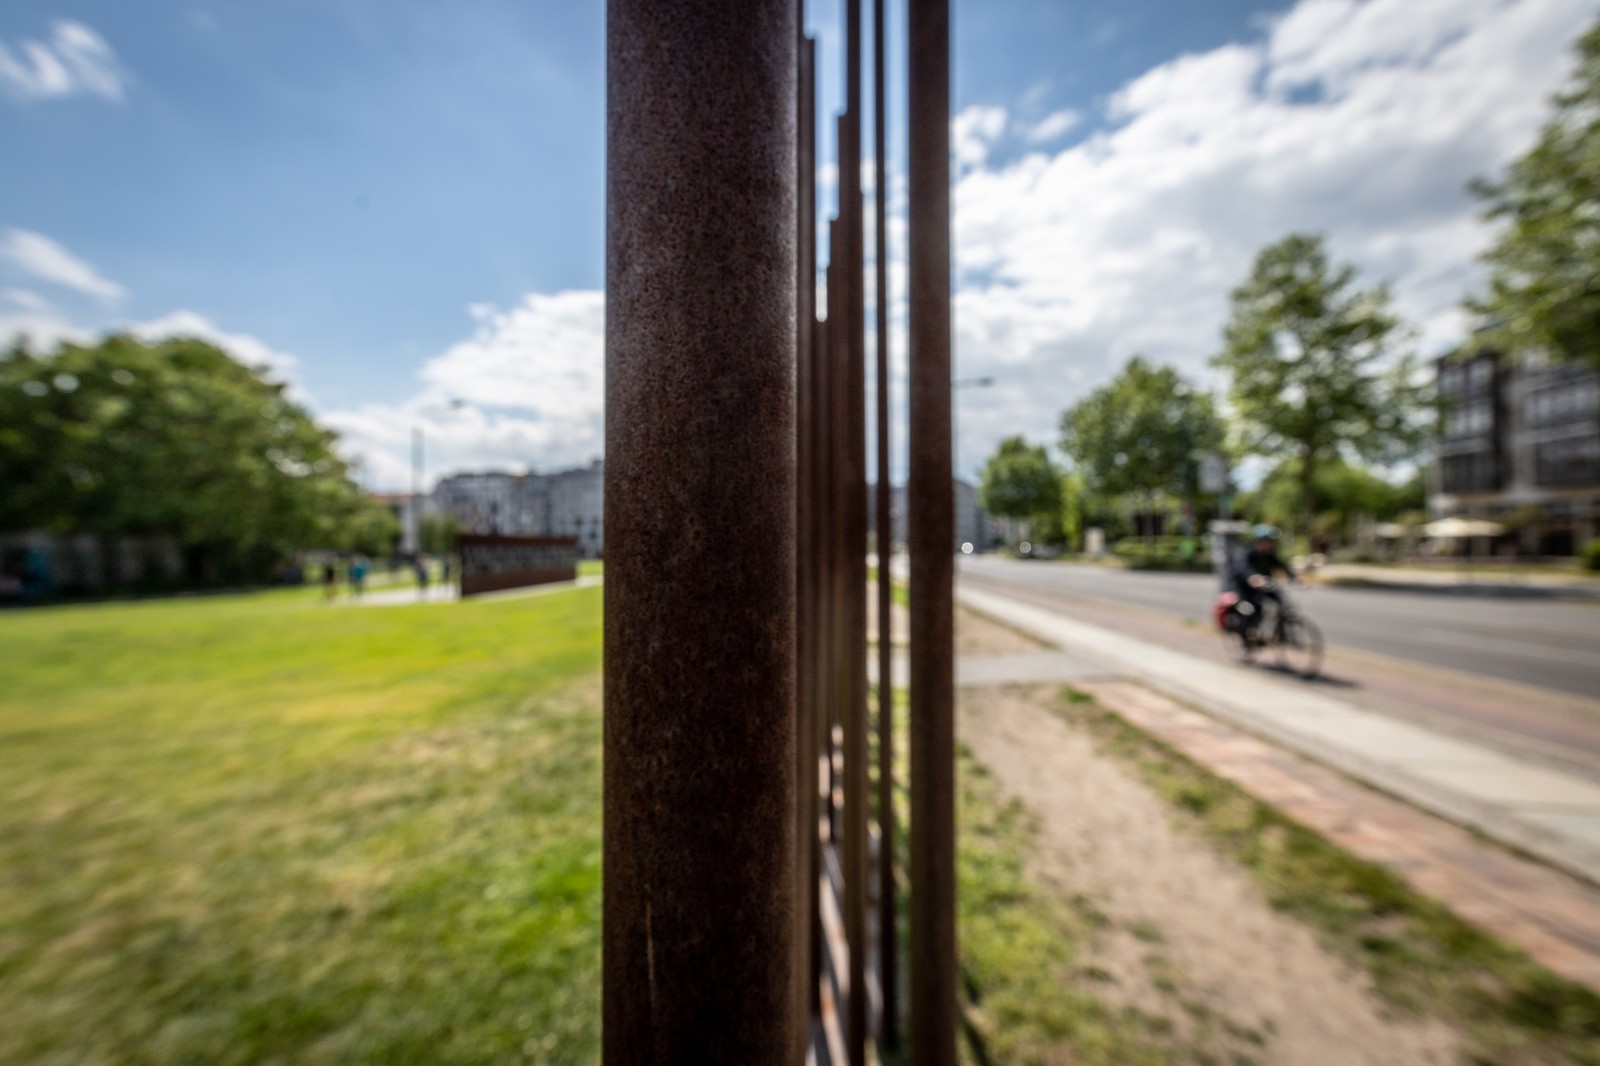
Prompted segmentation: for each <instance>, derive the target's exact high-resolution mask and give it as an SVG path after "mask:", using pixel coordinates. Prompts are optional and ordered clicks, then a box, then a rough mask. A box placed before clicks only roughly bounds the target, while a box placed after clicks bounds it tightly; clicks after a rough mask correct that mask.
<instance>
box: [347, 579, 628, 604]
mask: <svg viewBox="0 0 1600 1066" xmlns="http://www.w3.org/2000/svg"><path fill="white" fill-rule="evenodd" d="M603 580H604V579H603V578H602V577H600V576H598V575H590V576H588V577H580V578H578V579H577V580H576V581H554V582H551V583H549V584H545V585H529V586H526V587H524V588H515V589H503V590H501V591H500V592H483V593H479V594H478V595H476V596H474V597H472V598H473V600H474V601H482V600H515V599H521V598H522V597H524V596H543V595H546V594H548V593H551V592H564V591H566V590H567V589H576V588H588V587H590V586H592V585H598V584H600V583H601V582H602V581H603ZM460 600H461V589H460V587H459V586H458V585H455V584H454V583H452V584H448V585H446V584H434V585H429V586H428V588H427V589H426V590H423V589H419V588H417V587H416V586H415V585H407V586H405V587H404V588H397V589H378V590H377V591H375V592H367V593H363V594H362V595H360V596H340V597H339V598H338V599H336V600H334V601H333V602H334V603H335V604H337V605H338V606H341V607H408V606H410V605H412V604H417V603H458V602H460Z"/></svg>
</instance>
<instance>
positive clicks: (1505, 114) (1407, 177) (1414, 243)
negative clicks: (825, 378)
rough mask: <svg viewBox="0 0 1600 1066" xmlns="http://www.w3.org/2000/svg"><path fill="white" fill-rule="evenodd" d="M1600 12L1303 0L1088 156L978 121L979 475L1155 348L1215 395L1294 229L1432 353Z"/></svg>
mask: <svg viewBox="0 0 1600 1066" xmlns="http://www.w3.org/2000/svg"><path fill="white" fill-rule="evenodd" d="M1594 13H1595V12H1594V5H1593V3H1592V2H1590V0H1301V3H1299V4H1298V5H1297V6H1295V7H1294V8H1293V9H1292V10H1290V11H1289V12H1288V13H1287V14H1285V15H1284V16H1283V17H1281V18H1280V19H1278V20H1277V21H1276V22H1274V23H1272V24H1270V25H1269V26H1267V27H1265V28H1264V31H1263V35H1262V38H1261V39H1259V40H1257V41H1254V42H1247V43H1234V44H1230V45H1227V46H1224V47H1221V48H1217V49H1214V50H1212V51H1210V52H1206V53H1203V54H1197V55H1188V56H1183V57H1180V58H1177V59H1174V60H1172V61H1170V62H1168V63H1164V64H1162V65H1160V66H1158V67H1156V68H1154V69H1152V70H1150V71H1148V72H1146V73H1145V74H1143V75H1141V76H1140V77H1138V78H1136V79H1134V80H1132V81H1131V82H1129V83H1128V84H1127V85H1125V86H1123V87H1122V88H1121V89H1120V90H1119V91H1118V92H1116V93H1114V94H1112V96H1111V98H1110V100H1109V102H1108V104H1107V106H1106V112H1105V116H1104V118H1105V120H1106V123H1105V125H1104V126H1103V127H1102V128H1101V129H1099V130H1097V131H1096V132H1094V133H1093V134H1091V135H1090V136H1088V137H1087V138H1085V139H1083V140H1082V141H1080V142H1078V143H1076V144H1074V145H1073V146H1071V147H1069V148H1067V149H1064V150H1062V151H1058V152H1054V153H1040V152H1037V151H1036V152H1033V153H1029V154H1025V155H1022V156H1020V157H1016V158H1010V159H1007V160H1005V161H1004V162H996V161H994V160H992V159H991V156H990V155H989V148H990V147H991V146H992V145H993V143H994V141H995V139H996V138H998V137H999V136H1000V134H1001V133H1003V131H1004V130H1005V129H1006V126H1007V122H1008V119H1009V116H1008V115H1007V114H1006V113H1005V112H1003V111H1002V112H1000V113H999V114H996V113H995V111H996V110H997V109H969V110H968V111H965V112H963V113H962V115H960V116H958V117H957V125H956V126H955V127H953V129H952V132H953V134H955V136H954V137H953V141H954V144H953V145H952V151H953V152H954V153H955V155H956V158H957V159H958V160H959V161H961V162H962V163H963V164H964V166H963V169H962V171H961V174H960V177H959V178H958V180H957V184H956V189H955V238H956V266H957V277H956V283H957V295H956V323H955V324H956V330H957V333H956V352H957V357H958V359H959V360H960V368H961V373H962V374H963V375H964V376H971V375H980V374H994V375H995V376H996V377H997V378H998V384H997V385H996V387H995V388H994V389H990V390H984V391H983V394H982V395H981V396H980V395H978V394H974V395H973V396H970V397H967V398H965V399H964V400H963V409H962V416H961V417H962V423H961V451H962V459H961V466H962V469H964V470H971V469H973V468H974V467H975V466H977V465H978V464H979V463H981V461H982V458H983V457H984V456H985V455H987V454H988V453H989V452H990V451H992V449H993V447H994V444H995V442H996V441H997V440H998V439H999V438H1000V437H1001V436H1004V435H1008V434H1011V433H1016V432H1019V431H1022V432H1026V433H1028V434H1029V435H1030V436H1032V437H1033V438H1034V439H1035V440H1041V441H1049V442H1054V440H1055V438H1056V435H1057V431H1056V423H1057V419H1058V417H1059V414H1060V412H1061V411H1062V409H1063V408H1065V407H1067V406H1069V405H1071V404H1072V403H1073V402H1075V401H1076V400H1078V399H1080V398H1081V397H1082V396H1083V395H1084V394H1085V393H1086V392H1087V391H1088V390H1089V389H1091V388H1093V387H1095V386H1097V385H1099V384H1101V383H1103V382H1104V381H1105V380H1106V379H1107V378H1109V377H1110V375H1111V374H1113V373H1114V372H1115V371H1116V370H1117V369H1118V368H1120V367H1121V365H1122V364H1123V362H1125V361H1126V359H1127V358H1128V357H1129V356H1131V355H1133V354H1135V353H1138V352H1142V353H1144V354H1146V355H1148V356H1151V357H1153V358H1155V359H1158V360H1163V361H1167V362H1171V363H1173V364H1175V365H1176V366H1178V367H1179V368H1180V369H1181V370H1182V371H1184V372H1185V373H1187V374H1189V375H1191V376H1194V377H1197V378H1199V379H1201V380H1203V381H1206V382H1207V383H1208V384H1216V383H1217V381H1216V378H1215V376H1214V375H1213V374H1212V372H1211V371H1209V370H1208V368H1207V365H1206V364H1207V360H1208V359H1209V357H1210V356H1211V354H1212V353H1213V352H1215V351H1216V349H1217V347H1218V345H1219V343H1220V330H1221V327H1222V324H1223V322H1224V320H1225V318H1226V315H1227V311H1228V294H1229V292H1230V291H1231V290H1232V289H1233V287H1235V286H1236V285H1238V284H1239V283H1240V282H1241V281H1242V280H1243V279H1244V277H1245V274H1246V273H1247V272H1248V270H1249V268H1250V264H1251V262H1252V260H1253V258H1254V256H1255V253H1256V252H1257V251H1258V250H1259V249H1260V248H1262V247H1263V246H1265V245H1266V244H1268V243H1271V242H1272V241H1275V240H1277V239H1279V238H1281V237H1282V236H1284V235H1285V234H1286V233H1289V232H1291V231H1296V230H1310V231H1317V232H1323V233H1325V234H1327V236H1328V240H1329V244H1330V248H1331V251H1332V253H1333V254H1334V256H1335V257H1336V258H1338V259H1340V260H1347V261H1351V262H1354V263H1355V264H1356V265H1357V266H1358V267H1359V268H1360V269H1361V272H1362V273H1361V280H1362V282H1363V283H1366V284H1373V283H1376V282H1378V281H1380V280H1384V279H1389V280H1392V281H1393V282H1394V284H1395V292H1396V302H1397V307H1398V309H1399V310H1400V312H1401V313H1402V314H1403V315H1405V316H1406V317H1407V318H1408V320H1409V321H1410V322H1411V323H1412V324H1413V325H1414V326H1415V327H1416V328H1417V330H1418V331H1419V333H1420V345H1421V347H1422V348H1423V350H1424V351H1425V352H1432V351H1437V350H1439V349H1440V348H1442V347H1443V346H1445V345H1448V344H1450V343H1452V342H1454V341H1455V340H1458V339H1459V338H1460V336H1461V331H1462V329H1463V328H1464V326H1465V322H1464V321H1463V319H1462V317H1461V315H1460V313H1459V311H1458V310H1457V304H1458V303H1459V300H1460V298H1461V297H1462V296H1463V295H1464V294H1465V293H1466V292H1467V291H1468V289H1469V287H1470V285H1471V284H1472V283H1473V282H1474V281H1475V280H1476V279H1477V278H1478V277H1479V276H1480V274H1479V271H1478V268H1477V267H1476V265H1475V257H1476V255H1477V254H1478V252H1479V251H1480V250H1481V249H1482V248H1483V247H1484V246H1485V245H1486V243H1487V241H1488V239H1489V236H1490V234H1489V231H1488V230H1487V229H1486V227H1485V225H1484V224H1483V223H1482V222H1481V221H1480V220H1479V218H1478V210H1479V205H1478V204H1476V203H1475V202H1474V201H1472V200H1471V199H1470V197H1469V196H1468V195H1467V194H1466V193H1465V191H1464V186H1465V184H1466V182H1467V181H1468V180H1469V179H1470V178H1472V177H1474V176H1478V175H1493V174H1495V173H1497V172H1499V171H1500V170H1501V169H1502V168H1503V167H1504V166H1505V164H1506V163H1508V162H1509V161H1510V160H1511V159H1513V158H1515V157H1516V156H1517V155H1518V154H1520V153H1521V152H1522V151H1524V150H1526V148H1527V147H1528V145H1529V144H1530V143H1531V142H1532V139H1533V137H1534V136H1535V135H1536V132H1537V130H1538V128H1539V126H1540V124H1541V122H1542V121H1543V119H1544V116H1545V115H1546V113H1547V103H1546V101H1547V98H1548V95H1549V93H1550V92H1551V91H1552V90H1553V89H1554V88H1556V87H1557V85H1558V84H1559V83H1560V82H1561V81H1562V79H1563V78H1564V77H1565V76H1566V72H1567V71H1569V70H1570V69H1571V64H1572V53H1571V45H1572V42H1573V41H1574V40H1575V39H1576V37H1577V36H1578V34H1580V33H1581V32H1582V31H1583V29H1584V28H1585V26H1586V24H1587V23H1588V22H1589V20H1590V19H1592V18H1593V17H1594Z"/></svg>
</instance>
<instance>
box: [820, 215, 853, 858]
mask: <svg viewBox="0 0 1600 1066" xmlns="http://www.w3.org/2000/svg"><path fill="white" fill-rule="evenodd" d="M842 243H843V222H842V221H840V219H838V218H834V219H829V227H827V251H829V262H827V323H826V328H827V371H826V373H827V400H826V403H827V407H826V423H824V432H826V434H827V456H829V459H827V464H829V472H827V491H829V495H827V538H829V559H827V586H829V592H827V597H829V599H827V603H829V616H827V634H826V637H827V643H829V663H827V667H829V677H827V749H826V751H827V754H829V760H827V767H829V815H830V821H829V829H830V836H829V840H830V844H834V847H835V848H837V847H840V842H842V840H843V839H845V810H843V794H845V779H843V775H842V773H840V765H842V763H840V760H842V757H843V754H842V752H840V746H838V741H837V739H835V733H837V731H838V730H842V728H843V723H845V703H846V699H848V696H846V693H848V691H850V645H848V637H846V618H848V613H846V611H848V595H850V591H848V587H846V584H845V536H846V530H845V498H846V493H848V488H846V477H845V475H846V469H845V447H846V437H848V435H846V432H845V383H846V367H848V346H850V336H848V333H846V330H845V320H846V314H845V309H843V307H845V299H843V293H845V280H843V274H845V267H843V262H842V261H840V259H838V258H837V256H838V248H840V246H842Z"/></svg>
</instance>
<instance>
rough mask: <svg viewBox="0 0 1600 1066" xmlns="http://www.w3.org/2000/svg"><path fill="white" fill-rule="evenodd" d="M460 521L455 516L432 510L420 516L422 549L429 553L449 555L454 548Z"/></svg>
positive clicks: (459, 529)
mask: <svg viewBox="0 0 1600 1066" xmlns="http://www.w3.org/2000/svg"><path fill="white" fill-rule="evenodd" d="M460 532H461V523H460V522H458V521H456V519H455V516H453V515H447V514H441V513H439V512H433V513H430V514H425V515H423V516H422V529H421V532H420V537H421V540H422V550H423V551H425V552H427V553H428V554H429V555H449V554H450V553H451V552H453V551H455V550H456V535H457V534H459V533H460Z"/></svg>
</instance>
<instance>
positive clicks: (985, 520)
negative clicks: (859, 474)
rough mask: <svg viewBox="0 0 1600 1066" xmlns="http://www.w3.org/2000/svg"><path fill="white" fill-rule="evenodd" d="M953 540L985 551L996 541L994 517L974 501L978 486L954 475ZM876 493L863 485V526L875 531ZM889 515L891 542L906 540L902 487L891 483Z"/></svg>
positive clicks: (876, 526) (903, 487)
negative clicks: (865, 506) (865, 521)
mask: <svg viewBox="0 0 1600 1066" xmlns="http://www.w3.org/2000/svg"><path fill="white" fill-rule="evenodd" d="M953 487H954V490H955V543H954V544H953V545H952V547H954V548H960V547H961V546H962V545H963V544H971V545H972V548H973V550H974V551H980V552H981V551H988V550H989V549H990V548H992V547H994V546H995V544H997V543H998V542H999V538H998V535H997V533H996V529H995V520H994V519H993V518H992V517H990V515H989V512H988V511H985V510H984V509H983V507H982V506H980V505H979V503H978V490H977V488H976V487H974V486H973V485H969V484H968V483H967V482H965V481H962V480H961V479H960V478H956V479H955V484H954V486H953ZM876 507H877V493H876V492H875V491H873V487H872V486H871V485H868V486H867V528H868V530H869V531H870V532H872V533H874V534H876V532H877V529H878V523H877V515H876V514H875V513H874V512H875V509H876ZM889 518H890V527H889V528H890V529H892V530H893V531H894V542H895V544H897V545H903V544H905V542H906V487H905V486H904V485H892V486H890V489H889Z"/></svg>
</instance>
